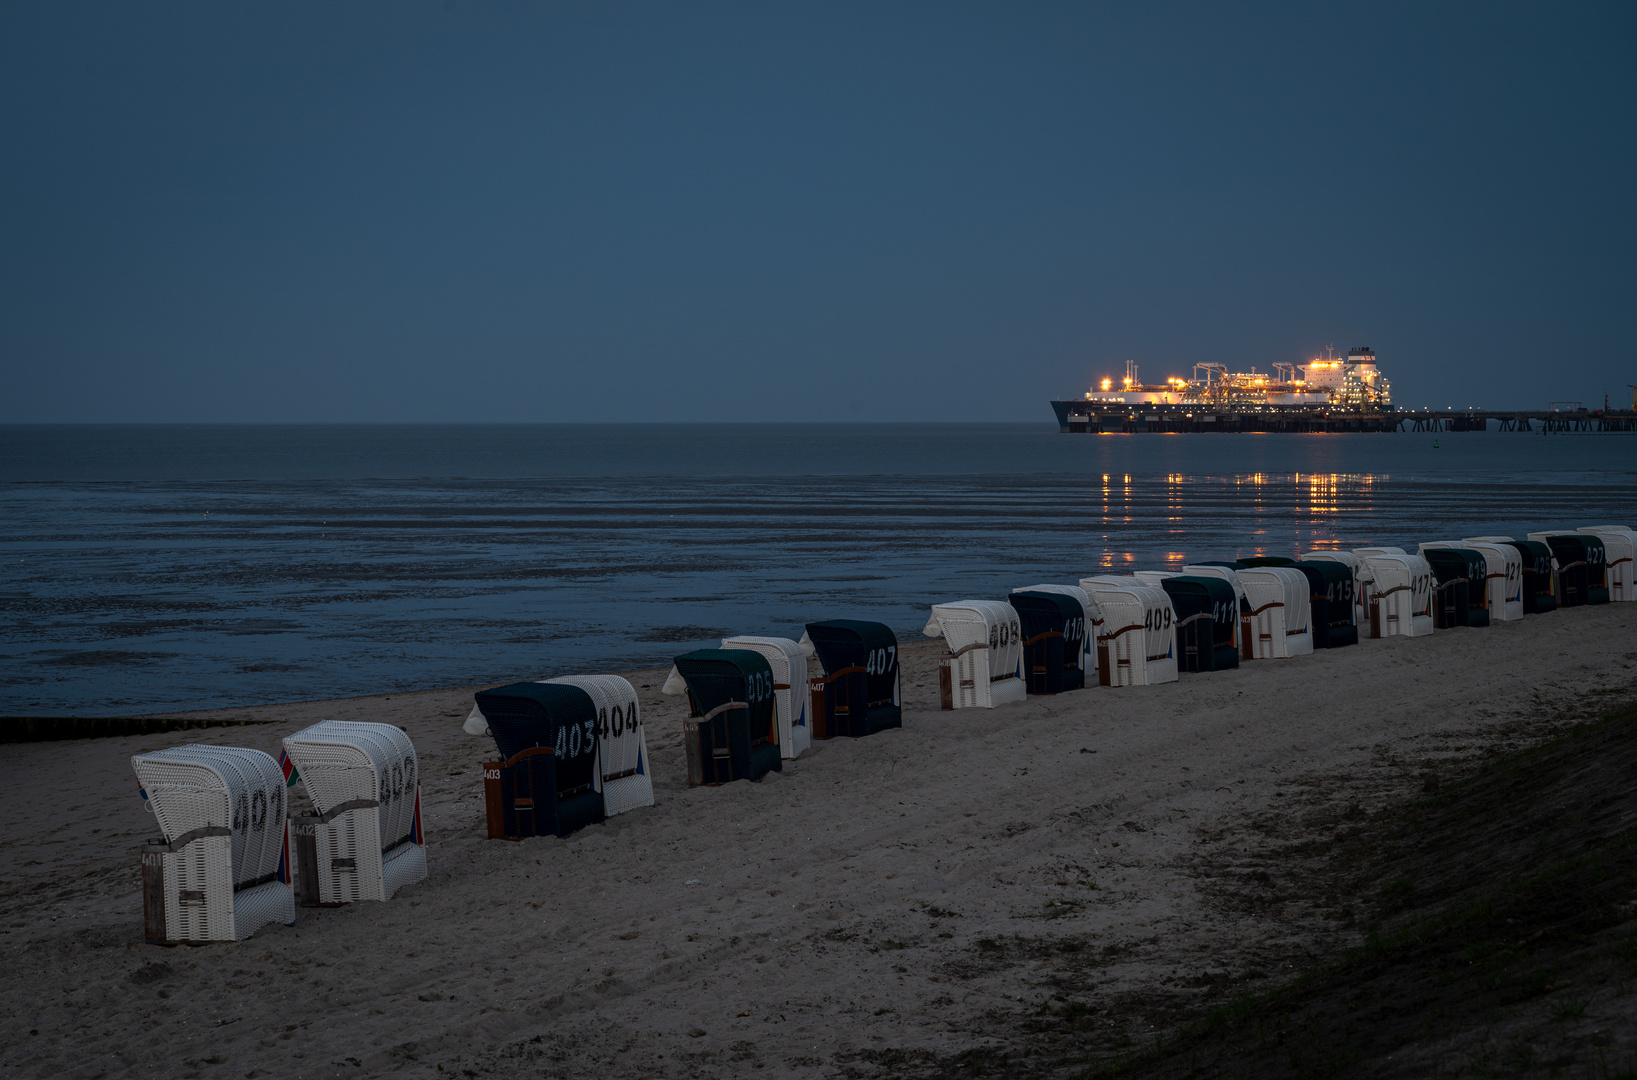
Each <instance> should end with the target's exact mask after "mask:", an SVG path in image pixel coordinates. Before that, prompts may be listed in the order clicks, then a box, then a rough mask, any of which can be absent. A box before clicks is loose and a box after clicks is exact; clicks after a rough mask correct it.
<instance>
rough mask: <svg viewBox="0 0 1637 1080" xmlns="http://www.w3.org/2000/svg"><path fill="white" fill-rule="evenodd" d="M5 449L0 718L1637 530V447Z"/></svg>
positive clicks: (244, 433) (719, 435) (399, 432)
mask: <svg viewBox="0 0 1637 1080" xmlns="http://www.w3.org/2000/svg"><path fill="white" fill-rule="evenodd" d="M1436 442H1437V445H1436V446H1435V445H1434V443H1435V437H1434V436H1431V435H1410V434H1396V435H1394V434H1388V435H1356V436H1348V435H1341V436H1338V435H1314V436H1305V435H1301V436H1298V435H1197V436H1163V435H1132V436H1120V435H1108V436H1083V435H1074V436H1070V435H1059V434H1058V433H1057V430H1056V427H1055V425H1049V424H1048V425H949V426H941V425H915V426H903V427H888V426H879V425H834V426H828V425H801V426H775V425H769V426H761V425H744V426H733V427H725V428H723V427H707V426H686V425H677V426H667V427H637V426H630V427H625V426H585V427H528V426H518V427H501V426H496V427H484V426H461V427H437V426H406V427H0V613H3V618H0V714H3V715H56V714H74V713H78V714H89V715H108V714H118V713H130V712H142V711H150V710H168V709H180V708H199V707H212V706H224V705H240V704H250V703H259V702H273V701H291V700H299V699H310V698H319V697H330V696H337V695H345V694H359V693H371V692H379V691H392V690H407V689H414V688H423V687H431V686H448V685H459V684H469V683H483V682H496V681H503V680H509V679H515V678H524V677H543V676H547V675H554V674H566V673H571V672H582V671H587V670H606V669H610V668H628V667H634V666H639V665H648V664H657V663H661V662H663V661H665V660H666V659H668V658H669V657H671V656H673V655H675V654H677V653H679V652H682V651H684V650H686V649H689V648H695V647H699V646H701V645H704V644H714V643H715V640H716V639H717V638H718V637H720V636H722V635H723V634H726V633H772V634H783V635H789V636H792V637H799V636H800V634H801V626H802V624H803V623H805V622H808V621H811V620H814V619H820V618H834V617H841V616H853V617H864V618H874V619H879V620H881V621H884V622H887V623H889V624H891V625H892V626H894V627H895V628H896V629H897V630H898V631H899V633H900V635H901V636H903V637H912V636H918V635H919V632H920V627H921V625H922V624H923V622H924V621H925V612H926V606H927V605H928V604H930V603H933V602H935V601H940V600H951V599H958V598H962V597H1002V596H1004V595H1005V593H1006V592H1007V591H1008V590H1009V589H1011V588H1013V587H1016V586H1020V585H1029V584H1033V583H1035V582H1039V581H1060V582H1073V581H1075V580H1077V579H1078V578H1079V577H1081V576H1084V575H1086V574H1089V573H1091V572H1094V571H1098V570H1103V569H1106V568H1111V567H1112V568H1122V569H1123V568H1141V567H1162V566H1165V565H1168V564H1173V563H1179V562H1181V561H1183V560H1185V559H1188V560H1197V559H1204V558H1224V557H1229V556H1232V555H1235V554H1249V553H1252V552H1267V553H1274V554H1293V553H1295V552H1296V551H1297V550H1300V549H1303V548H1306V547H1308V546H1310V545H1313V544H1318V543H1329V542H1337V541H1339V542H1341V543H1343V544H1346V545H1348V546H1362V545H1365V544H1399V545H1404V546H1408V547H1411V548H1412V550H1413V545H1414V544H1415V543H1416V542H1417V541H1419V540H1430V539H1444V538H1449V537H1459V536H1470V535H1475V534H1478V533H1506V534H1510V535H1522V534H1523V533H1524V532H1526V531H1530V530H1533V529H1539V528H1548V527H1560V526H1573V525H1582V524H1593V523H1600V522H1621V523H1627V524H1637V438H1634V437H1630V436H1582V437H1572V436H1551V437H1544V436H1541V435H1524V434H1508V433H1498V432H1491V433H1471V434H1444V435H1440V436H1437V437H1436Z"/></svg>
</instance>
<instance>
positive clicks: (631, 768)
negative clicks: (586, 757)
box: [540, 675, 654, 817]
mask: <svg viewBox="0 0 1637 1080" xmlns="http://www.w3.org/2000/svg"><path fill="white" fill-rule="evenodd" d="M540 681H541V682H548V683H563V684H565V685H568V686H578V687H579V688H580V689H582V690H584V691H585V692H586V693H588V694H590V695H591V700H592V701H593V702H595V703H596V705H597V733H598V734H597V751H598V761H599V764H598V768H597V776H598V787H597V790H598V791H601V792H602V793H603V812H604V813H605V814H606V815H607V816H609V817H613V816H614V815H615V814H623V813H625V812H626V811H627V810H635V809H637V808H638V807H640V806H652V805H654V776H653V769H652V768H651V767H650V764H649V760H648V734H647V732H646V731H645V730H644V729H643V726H642V707H641V703H640V702H639V701H638V700H637V690H636V687H634V686H632V685H631V681H630V680H629V679H626V678H624V677H623V676H620V675H564V676H561V677H559V678H556V679H541V680H540Z"/></svg>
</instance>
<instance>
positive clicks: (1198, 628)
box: [1159, 574, 1239, 674]
mask: <svg viewBox="0 0 1637 1080" xmlns="http://www.w3.org/2000/svg"><path fill="white" fill-rule="evenodd" d="M1159 585H1160V588H1162V589H1164V590H1165V593H1166V595H1167V596H1169V597H1170V598H1171V607H1172V608H1174V609H1175V610H1176V613H1177V618H1176V623H1175V624H1174V625H1175V626H1176V635H1177V639H1176V641H1177V644H1176V648H1177V670H1178V671H1187V672H1194V673H1196V674H1197V673H1199V672H1202V671H1226V670H1228V669H1229V668H1236V667H1238V666H1239V650H1238V648H1236V647H1235V646H1234V630H1235V628H1236V627H1237V626H1238V624H1239V594H1238V593H1236V592H1234V589H1233V586H1232V585H1229V584H1228V583H1227V582H1226V581H1223V580H1222V579H1221V578H1214V577H1195V576H1194V575H1192V574H1182V575H1179V576H1177V577H1167V578H1160V579H1159Z"/></svg>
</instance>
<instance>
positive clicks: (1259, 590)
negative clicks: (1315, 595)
mask: <svg viewBox="0 0 1637 1080" xmlns="http://www.w3.org/2000/svg"><path fill="white" fill-rule="evenodd" d="M1236 573H1237V574H1238V576H1239V583H1240V584H1241V585H1243V586H1244V588H1245V595H1246V597H1248V598H1249V600H1250V615H1251V629H1252V632H1253V634H1254V635H1255V636H1254V638H1253V639H1252V647H1253V648H1254V649H1255V652H1256V659H1258V660H1269V659H1273V660H1283V659H1288V658H1290V657H1292V656H1306V655H1308V654H1310V653H1312V652H1313V632H1312V629H1311V626H1310V624H1311V622H1312V616H1313V608H1312V605H1311V604H1310V603H1309V597H1310V596H1311V590H1310V589H1309V588H1308V583H1307V575H1306V574H1304V573H1302V572H1301V571H1300V570H1296V569H1293V568H1292V567H1289V566H1253V567H1247V568H1246V569H1244V570H1239V571H1236Z"/></svg>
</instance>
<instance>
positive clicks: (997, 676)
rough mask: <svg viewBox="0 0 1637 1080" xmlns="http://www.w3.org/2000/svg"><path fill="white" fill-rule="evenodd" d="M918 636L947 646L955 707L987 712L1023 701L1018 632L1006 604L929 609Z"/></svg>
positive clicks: (982, 602)
mask: <svg viewBox="0 0 1637 1080" xmlns="http://www.w3.org/2000/svg"><path fill="white" fill-rule="evenodd" d="M922 632H923V633H925V634H926V635H927V636H928V637H942V638H943V639H944V643H945V644H946V645H947V646H948V647H949V652H950V655H951V657H953V662H954V674H953V679H954V686H953V690H954V705H955V708H957V709H992V708H994V707H995V706H997V705H1005V704H1009V703H1011V702H1013V701H1021V700H1023V698H1024V697H1026V696H1027V694H1028V687H1027V685H1026V684H1024V682H1023V680H1021V679H1020V678H1018V672H1019V671H1020V670H1021V669H1022V666H1023V630H1022V627H1021V626H1020V625H1019V622H1018V617H1017V612H1016V611H1015V610H1013V608H1012V605H1011V604H1008V603H1005V602H1003V601H999V600H956V601H954V602H952V603H948V604H934V605H932V615H931V617H930V618H929V619H928V620H927V624H926V628H925V630H923V631H922ZM1006 683H1016V684H1017V686H1018V687H1019V688H1020V689H1021V690H1022V691H1023V693H1022V694H1017V693H1014V692H1013V691H1012V689H1011V687H1009V686H1007V685H1004V684H1006Z"/></svg>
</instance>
